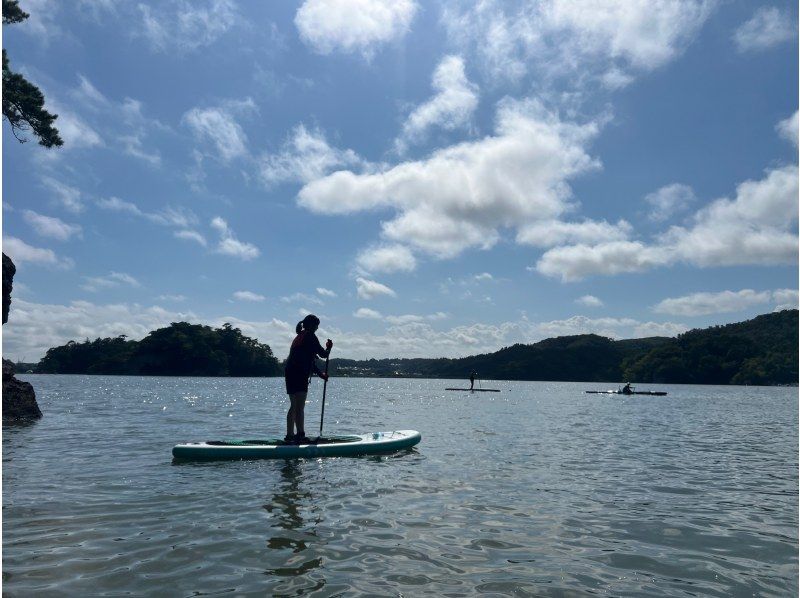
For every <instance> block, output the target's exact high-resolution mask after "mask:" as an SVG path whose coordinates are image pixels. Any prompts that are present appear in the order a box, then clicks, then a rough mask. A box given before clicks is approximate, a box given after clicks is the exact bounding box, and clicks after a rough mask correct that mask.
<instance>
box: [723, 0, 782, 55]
mask: <svg viewBox="0 0 800 598" xmlns="http://www.w3.org/2000/svg"><path fill="white" fill-rule="evenodd" d="M795 21H796V19H794V18H792V15H791V14H789V12H788V11H782V10H780V9H778V8H776V7H774V6H770V7H768V6H762V7H760V8H759V9H758V10H756V12H755V13H754V14H753V16H752V17H751V18H750V19H749V20H748V21H746V22H744V23H742V25H741V26H740V27H739V28H738V29H737V30H736V32H735V33H734V34H733V41H734V42H735V43H736V47H737V48H738V49H739V51H740V52H750V51H755V50H766V49H768V48H772V47H774V46H777V45H778V44H781V43H784V42H788V41H791V40H792V39H794V37H795V35H796V32H797V30H796V27H795Z"/></svg>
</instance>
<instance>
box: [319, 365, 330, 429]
mask: <svg viewBox="0 0 800 598" xmlns="http://www.w3.org/2000/svg"><path fill="white" fill-rule="evenodd" d="M330 358H331V352H330V351H328V355H327V356H326V357H325V380H324V381H323V383H322V416H321V417H320V418H319V436H320V438H321V437H322V423H323V422H324V421H325V393H326V391H327V390H328V360H329V359H330Z"/></svg>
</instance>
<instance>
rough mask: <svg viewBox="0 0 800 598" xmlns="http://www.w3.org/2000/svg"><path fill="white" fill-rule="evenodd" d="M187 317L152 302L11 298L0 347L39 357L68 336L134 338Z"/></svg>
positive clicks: (70, 338)
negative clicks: (50, 301) (56, 301)
mask: <svg viewBox="0 0 800 598" xmlns="http://www.w3.org/2000/svg"><path fill="white" fill-rule="evenodd" d="M187 319H194V318H193V316H191V315H190V314H183V313H175V312H169V311H166V310H164V309H162V308H160V307H155V306H153V307H142V306H140V305H136V304H109V305H99V304H94V303H90V302H88V301H73V302H72V303H70V304H68V305H57V304H49V305H48V304H40V303H31V302H29V301H25V300H23V299H15V300H14V303H13V307H12V309H11V312H10V314H9V321H10V322H12V323H13V324H12V325H11V326H8V327H4V328H5V330H3V343H4V347H3V349H4V351H5V352H8V353H9V354H10V355H14V356H16V357H18V358H21V357H22V356H25V357H26V358H27V359H32V360H35V359H40V358H41V357H43V356H44V353H45V352H46V351H47V349H49V348H50V347H55V346H58V345H63V344H65V343H66V342H68V341H71V340H75V341H82V340H83V339H84V338H97V337H116V336H118V335H121V334H125V335H128V336H129V337H130V338H131V339H137V340H138V339H141V338H143V337H144V336H145V335H147V334H148V333H149V332H150V331H152V330H154V329H156V328H160V327H163V326H169V324H170V323H171V322H180V321H185V320H187Z"/></svg>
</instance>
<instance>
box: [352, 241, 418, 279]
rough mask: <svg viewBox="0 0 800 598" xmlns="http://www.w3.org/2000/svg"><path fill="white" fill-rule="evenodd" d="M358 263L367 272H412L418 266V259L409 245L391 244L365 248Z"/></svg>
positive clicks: (358, 258) (357, 259) (359, 256)
mask: <svg viewBox="0 0 800 598" xmlns="http://www.w3.org/2000/svg"><path fill="white" fill-rule="evenodd" d="M356 264H357V265H358V266H359V267H360V268H361V269H363V270H364V271H365V272H411V271H412V270H414V269H415V268H416V267H417V260H416V258H414V254H413V253H411V250H409V249H408V247H405V246H403V245H397V244H390V245H379V246H373V247H368V248H366V249H364V250H363V251H362V252H361V253H359V254H358V257H357V258H356Z"/></svg>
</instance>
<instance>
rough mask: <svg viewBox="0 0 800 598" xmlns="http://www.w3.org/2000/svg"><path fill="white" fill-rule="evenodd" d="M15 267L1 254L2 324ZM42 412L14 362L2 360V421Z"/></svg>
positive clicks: (21, 419) (38, 414) (36, 415)
mask: <svg viewBox="0 0 800 598" xmlns="http://www.w3.org/2000/svg"><path fill="white" fill-rule="evenodd" d="M16 271H17V268H16V267H15V266H14V262H12V261H11V259H10V258H9V257H8V256H7V255H6V254H5V253H4V254H3V324H5V323H6V322H7V321H8V310H9V308H10V307H11V289H12V287H13V285H14V274H15V273H16ZM40 417H42V412H41V410H40V409H39V405H38V404H37V403H36V393H34V392H33V386H31V385H30V383H28V382H23V381H21V380H17V379H16V378H15V377H14V364H13V363H11V362H10V361H9V360H7V359H4V360H3V422H13V421H24V420H31V419H39V418H40Z"/></svg>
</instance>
